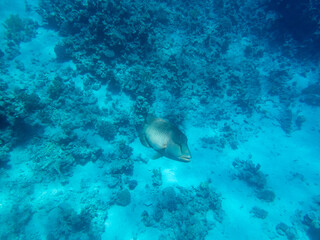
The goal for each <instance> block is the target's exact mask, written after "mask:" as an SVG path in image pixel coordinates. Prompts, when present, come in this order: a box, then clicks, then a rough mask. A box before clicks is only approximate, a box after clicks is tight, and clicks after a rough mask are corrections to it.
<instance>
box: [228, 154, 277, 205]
mask: <svg viewBox="0 0 320 240" xmlns="http://www.w3.org/2000/svg"><path fill="white" fill-rule="evenodd" d="M232 165H233V167H234V168H235V169H236V170H237V173H236V174H235V175H234V177H235V178H238V179H240V180H242V181H244V182H246V183H247V184H248V185H249V186H251V187H252V188H253V189H254V190H255V193H256V196H257V198H258V199H260V200H263V201H266V202H273V201H274V199H275V193H274V192H273V191H272V190H270V189H267V175H266V174H264V173H263V172H262V171H261V170H260V168H261V166H260V164H254V163H253V162H252V160H240V159H236V160H235V161H233V163H232Z"/></svg>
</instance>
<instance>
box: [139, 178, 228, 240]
mask: <svg viewBox="0 0 320 240" xmlns="http://www.w3.org/2000/svg"><path fill="white" fill-rule="evenodd" d="M156 199H157V201H156V202H155V203H154V204H153V205H152V206H153V208H152V209H148V210H146V211H144V212H143V213H142V215H141V217H142V222H143V223H144V225H145V226H147V227H157V228H159V229H161V230H162V229H163V232H164V233H163V235H162V237H163V238H164V239H190V240H191V239H205V237H206V235H207V234H208V231H209V230H210V229H211V228H212V227H213V225H214V223H213V222H210V221H208V220H207V214H208V211H212V213H213V214H214V218H215V221H221V220H222V209H221V198H220V196H219V194H217V193H216V192H214V190H213V189H212V188H211V186H210V184H209V183H208V182H203V183H201V184H200V185H199V186H198V187H196V188H194V187H192V188H184V187H177V188H174V187H167V188H164V189H162V191H161V194H160V195H159V196H157V197H156ZM164 229H166V230H164Z"/></svg>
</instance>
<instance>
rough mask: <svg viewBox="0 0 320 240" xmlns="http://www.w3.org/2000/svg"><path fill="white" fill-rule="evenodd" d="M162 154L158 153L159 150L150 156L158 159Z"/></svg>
mask: <svg viewBox="0 0 320 240" xmlns="http://www.w3.org/2000/svg"><path fill="white" fill-rule="evenodd" d="M162 156H163V155H162V154H161V153H159V152H157V153H155V154H154V155H153V156H152V159H153V160H156V159H158V158H161V157H162Z"/></svg>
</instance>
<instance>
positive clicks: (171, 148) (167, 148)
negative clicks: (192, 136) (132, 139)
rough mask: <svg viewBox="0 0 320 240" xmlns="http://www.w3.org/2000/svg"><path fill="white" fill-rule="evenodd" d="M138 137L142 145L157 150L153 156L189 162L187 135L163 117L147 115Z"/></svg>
mask: <svg viewBox="0 0 320 240" xmlns="http://www.w3.org/2000/svg"><path fill="white" fill-rule="evenodd" d="M139 137H140V141H141V143H142V144H143V145H144V146H146V147H151V148H153V149H154V150H156V151H157V152H158V155H157V157H155V158H158V157H162V156H165V157H167V158H171V159H173V160H177V161H182V162H190V159H191V153H190V151H189V148H188V144H187V142H188V139H187V137H186V136H185V135H184V134H183V133H182V132H181V131H180V130H179V129H178V128H177V127H176V126H174V125H173V124H171V123H169V122H168V121H166V120H164V119H161V118H156V117H154V116H150V115H149V116H148V117H147V119H146V121H145V124H144V126H143V129H142V131H141V132H140V136H139Z"/></svg>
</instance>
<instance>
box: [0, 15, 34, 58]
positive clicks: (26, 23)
mask: <svg viewBox="0 0 320 240" xmlns="http://www.w3.org/2000/svg"><path fill="white" fill-rule="evenodd" d="M3 25H4V27H5V29H6V40H7V48H6V49H5V52H6V54H7V55H6V56H7V57H8V59H10V60H12V59H14V58H15V57H16V56H18V55H19V54H20V51H19V44H20V43H21V42H27V41H30V40H31V39H32V38H33V37H35V36H36V34H37V28H38V23H37V22H35V21H34V20H32V19H29V18H26V19H21V18H20V17H19V15H17V14H15V15H10V17H8V18H7V19H6V20H5V22H4V24H3Z"/></svg>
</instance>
